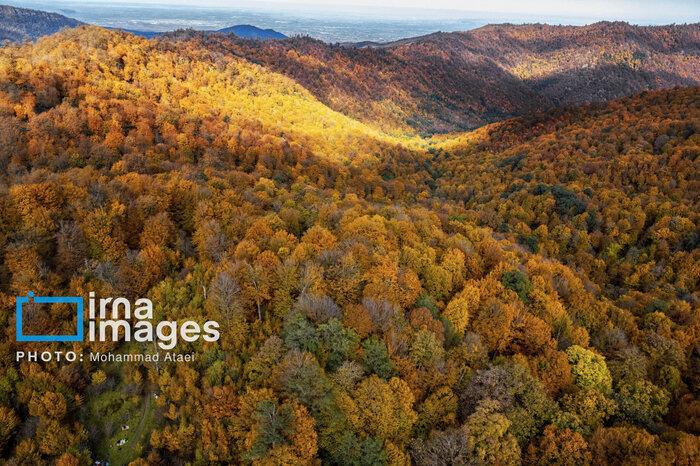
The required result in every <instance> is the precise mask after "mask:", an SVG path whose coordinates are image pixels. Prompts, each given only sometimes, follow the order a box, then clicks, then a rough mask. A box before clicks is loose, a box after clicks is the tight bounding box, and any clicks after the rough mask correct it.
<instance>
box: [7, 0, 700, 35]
mask: <svg viewBox="0 0 700 466" xmlns="http://www.w3.org/2000/svg"><path fill="white" fill-rule="evenodd" d="M0 3H5V4H8V5H13V6H18V7H24V8H34V9H39V10H44V11H51V12H56V13H60V14H63V15H65V16H69V17H72V18H75V19H78V20H81V21H84V22H87V23H90V24H95V25H98V26H104V27H112V28H122V29H131V30H142V31H156V32H164V31H170V30H174V29H180V28H193V29H199V30H215V29H221V28H223V27H228V26H233V25H236V24H252V25H254V26H257V27H261V28H272V29H275V30H277V31H279V32H281V33H283V34H286V35H288V36H291V35H308V36H311V37H314V38H317V39H320V40H323V41H326V42H359V41H377V42H383V41H391V40H397V39H401V38H405V37H414V36H418V35H424V34H428V33H432V32H436V31H445V32H450V31H465V30H470V29H474V28H477V27H481V26H484V25H486V24H492V23H504V22H509V23H516V24H521V23H548V24H569V25H584V24H590V23H594V22H597V21H602V20H608V21H627V22H629V23H632V24H640V25H653V24H669V23H673V22H676V23H684V22H697V21H698V20H699V17H700V6H696V5H695V4H693V3H691V2H686V1H671V2H663V5H665V8H664V13H663V15H664V16H662V15H661V14H656V15H655V16H653V18H655V19H656V21H652V20H651V19H652V16H651V15H652V13H653V12H654V11H657V10H658V5H657V4H656V3H655V2H649V1H646V0H645V1H643V2H641V3H642V4H646V5H648V7H646V8H645V7H640V6H639V4H637V6H636V7H631V5H630V4H631V3H632V2H628V1H626V0H615V1H613V2H601V1H599V0H591V1H589V2H580V1H576V2H573V3H571V2H569V3H566V4H565V5H564V4H562V3H563V2H553V1H550V0H537V1H534V2H530V3H528V5H527V8H524V7H523V6H522V5H521V4H520V3H518V2H515V1H513V0H496V1H493V2H489V8H488V9H486V8H484V7H482V6H481V5H483V3H475V2H456V1H455V0H434V1H432V2H430V3H429V5H430V7H428V2H425V1H417V0H408V1H403V2H401V4H402V6H401V7H399V6H398V3H399V2H398V1H397V0H384V1H379V2H375V3H374V4H373V5H372V6H367V5H366V3H367V0H340V1H337V0H336V1H331V2H329V1H325V2H323V3H321V2H320V0H304V1H301V2H298V1H295V0H276V1H271V2H246V1H244V2H235V4H234V3H233V2H223V3H224V4H222V2H217V4H216V5H214V4H212V3H211V2H207V1H205V2H204V3H203V4H202V5H197V6H190V5H188V2H185V1H181V0H150V1H145V0H140V1H131V0H115V1H110V2H100V1H95V0H61V1H52V2H49V1H42V0H29V1H12V0H10V1H5V2H3V1H2V0H0ZM227 3H228V4H227ZM560 4H561V5H560ZM652 4H654V5H652ZM625 5H627V9H626V10H625V8H624V7H625ZM489 10H490V11H489ZM680 10H684V12H685V13H684V20H675V21H674V20H673V18H674V15H678V13H677V12H678V11H680ZM622 11H629V12H630V13H629V16H627V17H625V16H624V15H621V12H622ZM595 12H598V13H595ZM605 12H606V13H605ZM635 15H636V16H635ZM643 18H646V20H642V19H643Z"/></svg>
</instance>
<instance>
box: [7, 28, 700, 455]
mask: <svg viewBox="0 0 700 466" xmlns="http://www.w3.org/2000/svg"><path fill="white" fill-rule="evenodd" d="M212 41H214V42H216V41H217V40H215V39H212ZM248 46H249V47H253V45H248ZM221 47H222V46H221V44H219V45H217V44H214V45H211V44H208V43H206V42H204V41H200V40H194V39H193V40H172V39H169V38H165V39H162V40H150V41H148V40H145V39H141V38H137V37H135V36H132V35H129V34H126V33H122V32H115V31H106V30H103V29H100V28H96V27H79V28H76V29H73V30H70V31H64V32H62V33H60V34H57V35H54V36H52V37H47V38H42V39H40V40H38V41H37V43H36V44H25V45H11V46H7V47H4V48H2V49H0V320H1V321H2V322H3V323H4V326H3V328H5V329H6V330H5V336H4V338H2V339H0V454H1V455H0V456H1V457H2V458H4V459H7V462H8V464H25V463H26V464H43V463H54V462H55V463H56V464H65V465H69V464H70V465H73V464H90V463H91V462H92V461H98V460H99V461H104V460H105V459H106V457H107V456H106V455H107V454H110V455H111V456H110V457H111V459H110V461H111V462H114V463H115V464H118V463H119V462H124V463H128V462H130V461H133V463H132V464H134V465H146V464H209V463H214V464H226V463H233V464H256V465H257V464H318V463H323V464H357V465H360V464H392V465H393V464H397V465H398V464H401V465H406V464H417V465H433V464H591V463H593V464H687V465H690V464H697V463H698V462H699V461H700V437H698V436H699V435H700V423H698V415H699V413H700V347H699V346H698V345H699V343H700V340H699V338H700V300H699V299H700V295H699V290H698V285H699V281H700V206H699V205H698V203H699V202H700V179H698V176H697V174H698V165H699V164H700V157H699V156H700V132H698V129H699V125H700V122H699V118H700V111H699V110H698V103H699V97H700V88H698V87H684V88H676V89H672V90H661V91H649V92H643V93H641V94H636V95H633V96H630V97H625V98H622V99H619V100H614V101H610V102H607V103H598V104H588V105H579V106H566V107H560V108H557V109H553V110H548V111H542V112H539V113H534V114H531V115H528V116H523V117H519V118H515V119H511V120H507V121H504V122H500V123H493V124H491V125H488V126H484V127H482V128H480V129H478V130H475V131H472V132H469V133H452V134H449V135H440V136H432V137H420V136H417V135H416V134H415V133H413V132H411V131H406V132H402V131H398V130H392V131H391V132H386V131H385V129H386V128H385V127H383V126H382V125H381V124H373V123H372V122H370V121H364V120H363V121H360V120H358V119H355V116H354V115H353V114H352V112H345V113H341V111H342V110H343V109H342V108H336V109H335V110H334V109H332V108H333V106H327V105H326V104H324V103H323V99H319V98H317V97H315V96H314V94H313V93H312V92H311V91H310V90H308V89H306V88H305V87H303V86H302V84H300V83H298V82H296V81H295V80H293V79H292V78H291V77H289V76H287V75H285V74H284V73H280V72H279V70H277V69H276V67H275V66H267V65H265V64H263V65H261V64H256V63H253V62H252V61H251V60H249V59H248V58H246V57H244V56H237V55H236V53H231V52H230V51H228V52H226V51H222V50H221ZM256 47H260V50H261V52H260V53H267V52H264V50H265V49H266V47H268V46H267V45H261V44H260V43H257V45H256ZM357 53H361V52H357ZM367 53H372V52H367ZM538 66H540V68H538V69H541V68H542V67H544V66H545V65H544V64H540V65H538ZM523 72H525V71H523ZM538 72H539V71H537V70H534V69H530V70H529V71H528V73H530V74H537V73H538ZM29 291H33V292H34V293H36V294H37V295H38V296H41V295H46V296H52V295H60V296H87V295H88V293H89V292H91V291H93V292H95V293H96V294H98V295H101V296H125V297H127V298H129V299H135V298H138V297H148V298H149V299H150V300H152V302H153V303H154V311H153V312H154V319H155V320H156V321H159V320H164V319H172V320H178V319H181V320H193V321H196V322H204V321H207V320H211V319H213V320H216V321H218V322H219V323H220V325H221V338H220V339H219V340H218V341H214V342H210V341H205V340H203V339H200V340H197V341H195V342H184V341H181V342H179V343H178V345H177V347H176V348H175V349H174V350H173V351H176V352H180V353H183V354H185V353H192V352H195V353H196V354H198V357H197V358H196V359H195V361H192V362H187V363H173V362H169V363H166V362H161V363H160V364H155V363H152V362H145V361H144V362H134V363H129V364H119V363H103V362H99V361H91V360H89V359H87V358H86V359H85V360H84V361H75V362H72V363H63V362H62V363H57V362H51V363H42V362H31V361H19V362H18V361H16V360H15V356H14V352H15V351H16V350H20V349H21V350H43V349H50V350H74V351H84V352H90V351H100V352H103V353H104V352H109V351H112V352H120V353H137V352H144V351H154V349H153V348H152V347H150V346H148V347H147V346H146V345H139V344H137V343H134V342H131V343H129V344H127V343H125V342H86V343H18V342H16V341H15V335H14V328H15V297H16V296H26V294H27V292H29ZM31 325H32V326H33V330H35V331H36V333H40V332H42V331H44V332H48V333H54V334H61V333H65V330H66V329H67V327H70V326H71V325H74V322H71V321H69V320H66V314H65V309H63V308H61V307H60V306H55V307H50V308H48V309H45V310H42V311H38V312H37V313H36V315H34V316H33V319H32V324H31ZM154 395H155V396H154ZM128 423H130V424H131V425H130V429H129V430H125V431H122V430H121V429H120V426H121V425H123V424H128ZM124 432H126V433H124ZM126 436H129V437H128V438H129V439H130V440H129V443H127V444H126V445H124V446H120V448H119V449H117V448H113V446H114V443H115V442H116V441H118V440H120V439H122V438H127V437H126Z"/></svg>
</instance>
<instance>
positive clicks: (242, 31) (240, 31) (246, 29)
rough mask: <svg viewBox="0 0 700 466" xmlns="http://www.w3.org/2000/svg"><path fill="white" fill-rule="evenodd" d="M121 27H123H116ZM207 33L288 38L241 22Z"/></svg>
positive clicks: (148, 36)
mask: <svg viewBox="0 0 700 466" xmlns="http://www.w3.org/2000/svg"><path fill="white" fill-rule="evenodd" d="M114 29H121V28H114ZM121 30H122V31H125V32H130V33H131V34H135V35H137V36H141V37H145V38H146V39H153V38H154V37H158V36H160V35H163V34H166V33H165V32H155V31H138V30H135V29H121ZM204 32H205V33H207V34H212V33H219V34H231V33H233V34H235V35H236V36H237V37H240V38H241V39H260V40H265V39H286V38H287V36H285V35H284V34H282V33H281V32H277V31H275V30H274V29H261V28H259V27H256V26H251V25H250V24H240V25H238V26H230V27H227V28H223V29H217V30H216V31H204Z"/></svg>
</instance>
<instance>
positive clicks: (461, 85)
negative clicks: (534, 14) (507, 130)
mask: <svg viewBox="0 0 700 466" xmlns="http://www.w3.org/2000/svg"><path fill="white" fill-rule="evenodd" d="M192 36H194V40H195V41H197V42H199V43H202V42H203V43H206V46H207V47H208V48H216V49H217V50H219V51H221V52H223V53H233V54H234V55H238V56H242V57H245V58H247V59H249V60H252V61H254V62H256V63H260V64H263V65H265V66H267V67H269V68H271V69H273V70H275V71H278V72H281V73H283V74H286V75H287V76H290V77H292V78H293V79H295V80H296V81H297V82H299V83H300V84H302V85H303V86H304V87H306V88H307V89H309V90H310V91H311V92H312V93H313V94H314V95H315V96H316V97H317V98H319V99H320V100H321V101H322V102H323V103H325V104H326V105H328V106H330V107H331V108H333V109H335V110H338V111H341V112H343V113H345V114H347V115H350V116H352V117H355V118H359V119H361V120H362V121H365V122H369V123H373V124H378V125H381V126H382V127H383V128H385V129H387V130H393V129H397V128H398V129H401V130H406V129H408V128H413V129H416V130H418V131H420V132H425V133H441V132H449V131H455V130H465V129H473V128H476V127H478V126H482V125H483V124H485V123H490V122H494V121H500V120H503V119H504V118H508V117H512V116H516V115H524V114H528V113H532V112H534V111H536V110H544V109H547V108H550V107H552V106H554V105H561V104H572V103H576V104H581V103H588V102H602V101H606V100H610V99H616V98H619V97H623V96H625V95H630V94H633V93H636V92H640V91H644V90H649V89H666V88H671V87H673V86H677V85H681V86H691V85H697V84H700V25H698V24H690V25H678V26H675V25H674V26H657V27H640V26H630V25H629V24H627V23H607V22H602V23H596V24H592V25H589V26H583V27H575V26H548V25H539V24H534V25H522V26H514V25H496V26H486V27H483V28H480V29H476V30H473V31H468V32H454V33H435V34H431V35H429V36H425V37H418V38H412V39H405V40H402V41H398V42H394V43H391V44H385V45H381V46H377V47H374V48H372V47H364V48H353V47H340V46H338V45H329V44H325V43H323V42H321V41H317V40H313V39H309V38H292V39H287V40H284V41H275V42H266V43H265V44H262V45H261V44H256V43H251V42H249V41H242V40H235V39H234V40H232V39H231V38H226V37H221V36H219V37H205V36H203V35H201V34H194V33H192V32H191V31H190V32H177V33H173V34H171V37H173V38H180V39H183V38H190V37H192Z"/></svg>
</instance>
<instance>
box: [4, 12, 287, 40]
mask: <svg viewBox="0 0 700 466" xmlns="http://www.w3.org/2000/svg"><path fill="white" fill-rule="evenodd" d="M81 24H84V23H83V22H81V21H78V20H77V19H73V18H68V17H66V16H63V15H60V14H58V13H48V12H45V11H39V10H30V9H27V8H17V7H13V6H8V5H0V41H5V40H9V41H11V42H21V41H25V40H36V39H38V38H39V37H42V36H48V35H51V34H55V33H56V32H58V31H60V30H61V29H63V28H73V27H76V26H80V25H81ZM113 29H121V30H123V31H125V32H129V33H131V34H135V35H138V36H142V37H146V38H147V39H152V38H154V37H157V36H159V35H161V34H163V33H162V32H155V31H140V30H134V29H122V28H113ZM206 32H207V33H221V34H230V33H233V34H235V35H236V36H238V37H240V38H243V39H261V40H263V39H284V38H286V37H287V36H285V35H284V34H282V33H280V32H277V31H275V30H273V29H261V28H258V27H255V26H251V25H249V24H241V25H237V26H230V27H227V28H223V29H218V30H216V31H206Z"/></svg>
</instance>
